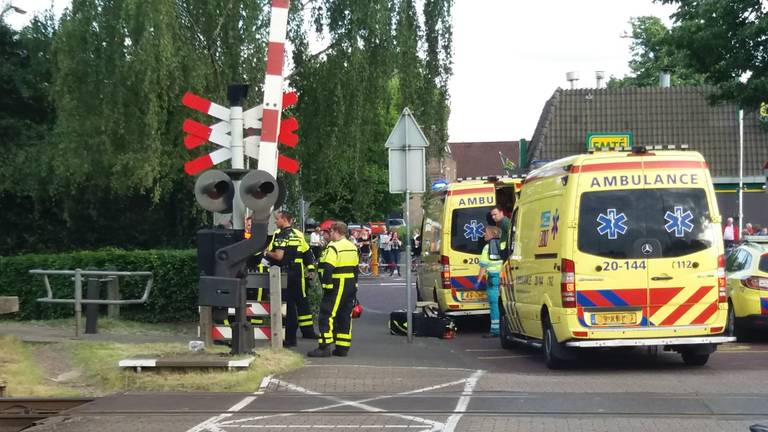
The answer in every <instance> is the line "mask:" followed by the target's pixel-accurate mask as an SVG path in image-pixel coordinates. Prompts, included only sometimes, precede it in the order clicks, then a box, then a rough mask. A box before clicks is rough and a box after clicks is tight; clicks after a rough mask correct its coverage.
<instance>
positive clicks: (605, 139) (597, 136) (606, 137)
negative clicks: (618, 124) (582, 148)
mask: <svg viewBox="0 0 768 432" xmlns="http://www.w3.org/2000/svg"><path fill="white" fill-rule="evenodd" d="M634 143H635V140H634V137H633V136H632V132H589V133H587V150H588V151H591V150H614V151H616V150H631V149H632V146H633V145H634Z"/></svg>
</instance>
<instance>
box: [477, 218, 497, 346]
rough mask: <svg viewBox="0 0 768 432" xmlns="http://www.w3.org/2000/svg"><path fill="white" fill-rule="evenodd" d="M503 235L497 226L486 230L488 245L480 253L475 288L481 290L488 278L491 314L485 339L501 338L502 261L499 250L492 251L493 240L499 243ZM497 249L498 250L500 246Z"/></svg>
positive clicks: (486, 290)
mask: <svg viewBox="0 0 768 432" xmlns="http://www.w3.org/2000/svg"><path fill="white" fill-rule="evenodd" d="M500 235H501V229H500V228H499V227H496V226H489V227H487V228H486V229H485V234H484V235H483V238H485V242H486V245H485V246H483V251H482V252H481V253H480V273H479V274H478V275H477V282H476V283H475V288H479V287H480V284H481V283H482V281H483V277H485V278H486V284H485V286H486V289H485V293H486V295H487V296H488V308H489V309H490V314H491V328H490V330H489V331H488V333H485V334H484V335H483V337H484V338H495V337H498V336H499V316H500V313H499V281H500V279H501V266H502V263H503V262H502V260H501V256H500V255H499V251H498V250H491V249H492V248H491V240H496V241H497V242H498V239H499V236H500ZM495 249H498V245H497V247H496V248H495Z"/></svg>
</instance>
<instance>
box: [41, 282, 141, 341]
mask: <svg viewBox="0 0 768 432" xmlns="http://www.w3.org/2000/svg"><path fill="white" fill-rule="evenodd" d="M29 272H30V273H31V274H36V275H41V276H43V283H44V284H45V290H46V293H47V296H46V297H41V298H39V299H37V301H39V302H40V303H64V304H74V305H75V337H76V338H79V337H80V320H81V319H82V311H83V305H86V323H85V329H86V330H85V333H96V332H97V330H96V323H97V321H98V316H99V315H98V305H110V306H120V305H135V304H143V303H146V302H147V300H148V299H149V292H150V290H151V289H152V281H153V276H152V272H141V271H140V272H123V271H111V270H81V269H75V270H40V269H35V270H30V271H29ZM48 276H73V280H74V281H75V293H74V298H71V299H57V298H53V290H52V289H51V283H50V281H49V280H48ZM121 276H124V277H130V276H139V277H147V278H148V279H147V285H146V286H145V287H144V295H142V296H141V298H139V299H129V300H119V296H120V293H119V292H118V291H117V290H118V289H119V288H118V287H119V286H118V285H117V282H116V281H117V278H118V277H121ZM83 277H86V278H88V281H87V292H86V298H83ZM101 282H107V283H108V284H110V283H111V285H109V286H110V287H111V289H110V290H109V291H108V296H109V297H110V298H109V299H107V300H101V299H99V290H100V283H101ZM113 311H114V310H113ZM117 313H118V314H119V312H117ZM113 314H114V312H113Z"/></svg>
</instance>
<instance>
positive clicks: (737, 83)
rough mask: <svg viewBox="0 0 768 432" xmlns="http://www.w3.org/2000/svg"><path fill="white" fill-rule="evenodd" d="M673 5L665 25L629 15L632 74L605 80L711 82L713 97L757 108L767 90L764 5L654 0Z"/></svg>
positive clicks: (734, 0) (767, 13)
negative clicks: (665, 75)
mask: <svg viewBox="0 0 768 432" xmlns="http://www.w3.org/2000/svg"><path fill="white" fill-rule="evenodd" d="M656 1H658V2H660V3H664V4H671V5H675V6H677V10H676V11H675V12H674V13H673V14H672V19H673V25H672V27H671V28H670V29H667V28H666V27H665V26H664V25H663V24H662V23H661V21H660V20H659V19H658V18H654V17H640V18H636V19H633V20H632V36H631V37H632V39H633V44H632V60H631V61H630V67H631V68H632V72H633V75H632V76H630V77H628V78H624V79H622V80H612V82H611V83H609V86H623V85H638V86H646V85H656V83H657V82H658V81H657V78H656V77H657V76H658V72H659V71H660V70H661V69H669V70H671V71H672V83H673V84H701V83H707V84H713V85H715V86H717V88H718V91H717V93H716V94H714V95H713V98H712V102H718V101H729V102H733V103H736V104H738V105H740V106H742V107H744V108H746V109H757V108H758V107H759V106H760V103H762V102H765V101H766V94H768V8H766V6H765V2H761V1H760V0H706V1H702V0H656Z"/></svg>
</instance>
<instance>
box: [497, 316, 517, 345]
mask: <svg viewBox="0 0 768 432" xmlns="http://www.w3.org/2000/svg"><path fill="white" fill-rule="evenodd" d="M499 326H500V328H499V341H500V342H501V347H502V348H503V349H505V350H511V349H513V348H514V347H515V344H514V342H512V336H511V335H510V334H509V327H507V315H506V314H504V315H502V316H501V322H500V323H499Z"/></svg>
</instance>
